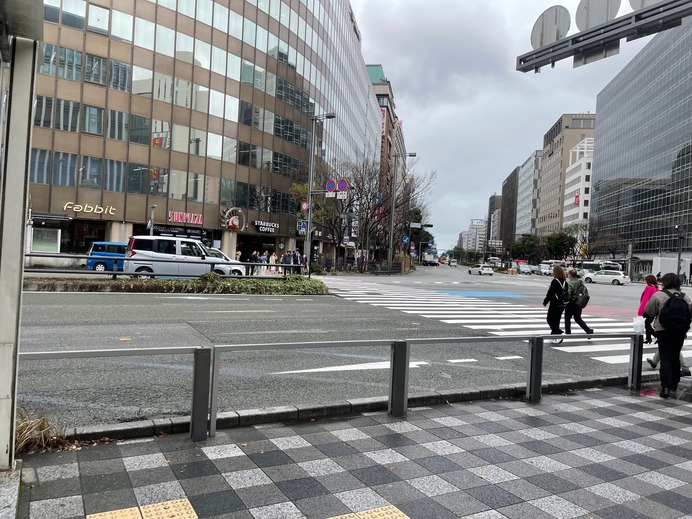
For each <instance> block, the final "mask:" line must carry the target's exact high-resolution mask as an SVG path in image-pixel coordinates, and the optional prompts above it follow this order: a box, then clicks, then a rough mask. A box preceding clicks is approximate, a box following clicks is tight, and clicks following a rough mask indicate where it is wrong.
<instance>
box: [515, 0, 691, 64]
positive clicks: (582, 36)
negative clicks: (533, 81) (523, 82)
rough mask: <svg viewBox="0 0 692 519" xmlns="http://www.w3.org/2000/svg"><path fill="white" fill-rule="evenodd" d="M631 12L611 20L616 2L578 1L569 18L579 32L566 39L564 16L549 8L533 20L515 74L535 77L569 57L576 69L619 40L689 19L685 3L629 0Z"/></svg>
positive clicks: (616, 47) (562, 11)
mask: <svg viewBox="0 0 692 519" xmlns="http://www.w3.org/2000/svg"><path fill="white" fill-rule="evenodd" d="M629 3H630V6H631V7H632V9H634V11H633V12H631V13H628V14H625V15H624V16H620V17H619V18H616V16H617V12H618V10H619V9H620V4H621V1H620V0H581V1H580V2H579V6H578V7H577V11H576V15H575V19H576V24H577V27H578V28H579V29H580V30H581V32H579V33H577V34H573V35H571V36H567V32H568V31H569V26H570V18H569V11H567V10H566V9H565V8H564V7H561V6H554V7H551V8H549V9H548V10H546V11H545V12H544V13H543V14H542V15H541V16H540V17H539V18H538V20H537V21H536V24H535V25H534V28H533V31H532V33H531V44H532V46H533V48H534V50H533V51H532V52H527V53H526V54H523V55H521V56H519V57H518V58H517V70H518V71H520V72H528V71H530V70H533V71H534V72H539V71H540V69H541V67H545V66H548V65H551V66H555V63H557V62H558V61H561V60H563V59H566V58H569V57H572V58H573V60H574V66H575V67H579V66H581V65H586V64H587V63H591V62H593V61H597V60H599V59H603V58H607V57H609V56H613V55H615V54H617V53H618V52H619V49H620V40H621V39H623V38H626V39H627V41H632V40H636V39H637V38H642V37H644V36H649V35H651V34H656V33H659V32H661V31H665V30H666V29H670V28H672V27H678V26H680V25H681V24H682V20H683V18H685V17H687V16H692V2H690V1H689V0H630V2H629Z"/></svg>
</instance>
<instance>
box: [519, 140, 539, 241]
mask: <svg viewBox="0 0 692 519" xmlns="http://www.w3.org/2000/svg"><path fill="white" fill-rule="evenodd" d="M542 154H543V151H542V150H536V151H534V152H533V153H532V154H531V156H530V157H529V158H527V159H526V160H525V161H524V163H523V164H522V165H521V166H519V172H518V173H517V216H516V220H515V230H514V232H515V238H516V239H517V240H518V239H520V238H521V236H523V235H531V234H536V212H537V207H536V204H537V193H538V176H539V174H540V168H541V155H542Z"/></svg>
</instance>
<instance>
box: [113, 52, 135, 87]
mask: <svg viewBox="0 0 692 519" xmlns="http://www.w3.org/2000/svg"><path fill="white" fill-rule="evenodd" d="M131 79H132V69H131V68H130V65H129V64H128V63H123V62H122V61H117V60H114V59H112V60H111V61H110V78H109V80H108V86H109V87H110V88H113V89H115V90H122V91H123V92H129V91H130V82H131Z"/></svg>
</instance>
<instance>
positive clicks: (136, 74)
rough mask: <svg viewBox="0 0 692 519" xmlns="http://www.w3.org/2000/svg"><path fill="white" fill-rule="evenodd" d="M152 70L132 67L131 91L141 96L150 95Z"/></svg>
mask: <svg viewBox="0 0 692 519" xmlns="http://www.w3.org/2000/svg"><path fill="white" fill-rule="evenodd" d="M153 75H154V74H153V72H152V71H151V70H149V69H146V68H142V67H137V66H135V67H132V93H133V94H137V95H139V96H142V97H149V98H151V97H152V94H153V92H152V89H151V88H152V87H151V85H152V83H151V82H152V78H153Z"/></svg>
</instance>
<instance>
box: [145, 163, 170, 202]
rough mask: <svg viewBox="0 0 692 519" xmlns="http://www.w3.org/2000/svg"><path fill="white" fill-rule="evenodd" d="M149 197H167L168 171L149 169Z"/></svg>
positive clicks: (156, 167) (157, 168) (154, 167)
mask: <svg viewBox="0 0 692 519" xmlns="http://www.w3.org/2000/svg"><path fill="white" fill-rule="evenodd" d="M149 196H162V197H166V196H168V169H167V168H160V167H158V166H152V167H150V168H149Z"/></svg>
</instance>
